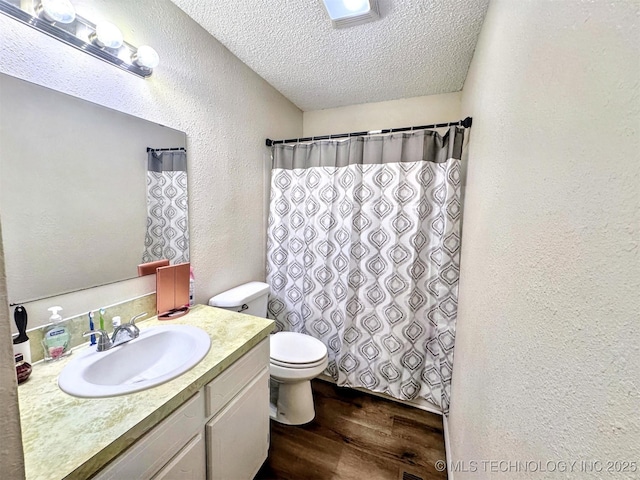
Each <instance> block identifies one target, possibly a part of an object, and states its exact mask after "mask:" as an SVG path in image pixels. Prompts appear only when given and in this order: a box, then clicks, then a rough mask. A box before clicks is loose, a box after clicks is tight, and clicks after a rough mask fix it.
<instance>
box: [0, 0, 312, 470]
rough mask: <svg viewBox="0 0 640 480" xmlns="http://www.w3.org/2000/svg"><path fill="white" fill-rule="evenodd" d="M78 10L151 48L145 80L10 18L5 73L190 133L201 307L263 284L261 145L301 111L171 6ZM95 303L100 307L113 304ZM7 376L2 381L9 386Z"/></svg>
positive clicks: (1, 38)
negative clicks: (229, 291) (151, 65)
mask: <svg viewBox="0 0 640 480" xmlns="http://www.w3.org/2000/svg"><path fill="white" fill-rule="evenodd" d="M73 3H74V5H76V7H77V8H78V12H79V13H80V14H81V15H83V16H85V17H87V18H89V19H91V20H93V21H94V22H97V21H98V20H99V19H100V18H101V17H104V18H105V19H108V20H110V21H113V22H114V23H116V24H117V25H119V26H120V27H121V29H122V30H123V33H124V36H125V39H127V41H129V42H130V43H132V44H134V45H141V44H150V45H152V46H153V47H154V48H155V49H156V50H157V51H158V53H159V55H160V59H161V64H160V66H159V67H158V68H157V69H156V71H155V72H154V74H153V76H152V77H150V78H149V79H147V80H143V79H140V78H137V77H135V76H133V75H131V74H129V73H126V72H124V71H121V70H119V69H117V68H115V67H113V66H111V65H108V64H107V63H104V62H102V61H100V60H97V59H95V58H93V57H91V56H89V55H87V54H85V53H82V52H80V51H79V50H76V49H74V48H71V47H68V46H66V45H63V44H62V43H60V42H58V41H57V40H54V39H52V38H50V37H48V36H46V35H43V34H42V33H39V32H37V31H35V30H33V29H31V28H29V27H26V26H24V25H21V24H19V23H18V22H16V21H15V20H12V19H10V18H8V17H5V16H4V15H0V32H2V34H1V35H0V71H2V72H4V73H7V74H9V75H13V76H16V77H19V78H23V79H25V80H29V81H31V82H34V83H38V84H40V85H44V86H47V87H49V88H53V89H56V90H59V91H62V92H65V93H68V94H71V95H74V96H77V97H80V98H84V99H86V100H89V101H92V102H95V103H98V104H101V105H105V106H107V107H110V108H114V109H116V110H120V111H123V112H126V113H129V114H132V115H136V116H139V117H142V118H145V119H147V120H152V121H155V122H157V123H161V124H163V125H167V126H169V127H172V128H176V129H178V130H182V131H184V132H186V134H187V137H188V140H187V150H188V161H189V167H188V168H189V193H190V202H189V213H190V221H191V255H192V261H193V265H194V269H195V274H196V302H198V303H203V302H205V301H206V300H207V299H208V298H209V297H210V296H211V295H212V294H215V293H218V292H220V291H222V290H224V289H226V288H229V287H232V286H235V285H237V284H239V283H242V282H245V281H249V280H259V279H263V278H264V270H265V267H264V255H265V242H266V240H265V235H266V228H265V227H264V223H265V221H266V220H265V218H264V211H265V203H266V201H267V198H266V197H265V192H266V188H265V178H266V176H267V173H268V167H269V165H268V158H269V154H268V151H267V149H266V147H264V139H265V138H266V137H271V138H282V137H292V136H299V135H301V134H302V112H301V111H300V110H299V109H298V108H297V107H295V106H294V105H293V104H292V103H291V102H289V101H288V100H287V99H285V98H284V97H283V96H282V95H281V94H280V93H278V92H277V91H276V90H275V89H274V88H272V87H271V86H270V85H269V84H267V83H266V82H265V81H264V80H263V79H262V78H260V77H259V76H258V75H257V74H255V73H254V72H253V71H251V70H250V69H249V68H248V67H247V66H245V65H244V64H243V63H241V62H240V61H239V60H238V59H237V58H236V57H235V56H233V55H232V54H231V53H230V52H229V51H228V50H227V49H226V48H224V47H223V46H222V45H221V44H220V43H219V42H218V41H216V40H215V39H214V38H213V37H211V36H210V35H209V34H208V33H207V32H206V31H205V30H204V29H202V28H200V27H199V26H198V25H197V24H196V23H195V22H193V21H192V20H191V19H190V18H189V17H187V16H186V15H185V14H184V13H183V12H182V11H181V10H179V9H178V8H177V7H176V6H175V5H174V4H172V3H171V2H169V1H168V0H149V1H145V2H131V1H127V0H118V1H107V0H77V1H74V2H73ZM98 290H99V289H98ZM134 290H136V287H135V286H133V287H132V292H134ZM143 290H144V289H143ZM140 293H141V292H140V291H139V289H138V290H136V291H135V292H134V293H132V294H131V297H133V296H135V295H138V294H140ZM120 294H122V292H120ZM82 295H85V294H84V293H83V294H82ZM110 295H112V294H110ZM94 300H95V302H94V303H93V305H94V307H93V308H95V307H96V306H100V305H101V304H103V303H113V302H114V301H115V300H116V299H113V298H105V296H104V295H102V294H101V293H100V292H98V293H97V294H96V295H95V298H94ZM121 300H124V299H123V298H121ZM85 311H86V310H85ZM67 313H69V314H71V313H72V312H67ZM1 317H2V318H0V324H1V325H2V327H1V328H0V334H3V332H4V331H5V330H8V325H9V319H8V316H5V315H2V316H1ZM2 344H4V343H2ZM9 373H10V372H9ZM7 375H8V374H7V372H4V371H3V376H2V378H0V384H2V385H5V383H6V384H7V385H10V378H9V377H8V376H7ZM7 388H8V387H7ZM9 390H10V391H9V392H8V394H5V393H4V392H0V393H2V395H1V397H0V400H1V403H0V406H2V410H3V411H6V410H7V409H9V410H13V409H15V402H14V401H12V400H11V398H10V397H11V395H12V394H13V395H14V396H15V389H13V390H11V389H9ZM12 392H13V393H12ZM7 418H8V420H7V421H12V422H13V425H14V426H15V425H16V422H17V419H16V418H15V416H13V417H12V416H11V415H10V416H9V417H7ZM3 431H4V430H3ZM4 448H5V447H4V444H3V449H4ZM7 448H8V451H10V450H11V448H10V445H9V447H7ZM2 468H4V465H2ZM3 471H4V470H3Z"/></svg>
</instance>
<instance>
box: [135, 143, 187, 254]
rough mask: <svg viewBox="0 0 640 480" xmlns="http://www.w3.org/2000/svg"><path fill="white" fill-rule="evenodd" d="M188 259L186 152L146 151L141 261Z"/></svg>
mask: <svg viewBox="0 0 640 480" xmlns="http://www.w3.org/2000/svg"><path fill="white" fill-rule="evenodd" d="M164 258H166V259H168V260H169V262H170V263H171V264H172V265H175V264H178V263H184V262H188V261H189V210H188V202H187V152H186V151H184V150H171V151H154V150H150V151H149V152H148V161H147V233H146V235H145V240H144V253H143V255H142V263H147V262H154V261H156V260H161V259H164Z"/></svg>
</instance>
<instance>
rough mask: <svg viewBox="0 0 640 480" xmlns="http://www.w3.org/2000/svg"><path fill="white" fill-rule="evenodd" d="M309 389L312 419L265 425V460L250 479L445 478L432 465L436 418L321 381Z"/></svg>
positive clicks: (438, 450)
mask: <svg viewBox="0 0 640 480" xmlns="http://www.w3.org/2000/svg"><path fill="white" fill-rule="evenodd" d="M312 386H313V396H314V399H315V407H316V418H315V419H314V420H313V421H312V422H311V423H309V424H307V425H301V426H296V427H294V426H288V425H281V424H279V423H277V422H274V421H271V448H270V450H269V458H268V459H267V461H266V462H265V464H264V465H263V466H262V469H261V470H260V471H259V472H258V475H257V476H256V477H255V480H351V479H354V480H355V479H358V480H362V479H364V480H403V479H405V480H420V479H422V480H436V479H438V480H440V479H446V478H447V474H446V472H438V471H437V470H436V469H435V466H434V464H435V462H436V461H438V460H445V452H444V434H443V430H442V417H440V416H439V415H436V414H433V413H429V412H425V411H422V410H418V409H415V408H412V407H407V406H405V405H402V404H400V403H397V402H393V401H390V400H386V399H383V398H380V397H377V396H373V395H369V394H366V393H362V392H359V391H357V390H352V389H348V388H339V387H336V386H335V385H333V384H331V383H328V382H324V381H321V380H314V381H313V382H312ZM405 472H406V473H405ZM403 475H404V477H403ZM411 475H413V476H411Z"/></svg>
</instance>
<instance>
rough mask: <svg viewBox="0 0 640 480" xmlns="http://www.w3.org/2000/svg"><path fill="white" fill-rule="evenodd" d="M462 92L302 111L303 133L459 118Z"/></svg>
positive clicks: (356, 130)
mask: <svg viewBox="0 0 640 480" xmlns="http://www.w3.org/2000/svg"><path fill="white" fill-rule="evenodd" d="M461 100H462V93H461V92H456V93H443V94H441V95H427V96H423V97H412V98H403V99H401V100H391V101H387V102H375V103H362V104H358V105H350V106H348V107H339V108H328V109H325V110H313V111H310V112H304V114H303V119H304V120H303V135H304V136H305V137H309V136H313V135H328V134H331V133H347V132H360V131H365V130H367V131H368V130H380V129H383V128H401V127H411V126H413V125H428V124H430V123H443V122H448V121H456V120H460V102H461Z"/></svg>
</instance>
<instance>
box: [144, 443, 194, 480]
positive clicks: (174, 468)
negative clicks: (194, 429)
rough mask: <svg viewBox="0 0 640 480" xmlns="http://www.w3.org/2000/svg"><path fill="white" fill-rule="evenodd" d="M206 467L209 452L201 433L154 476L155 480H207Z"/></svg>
mask: <svg viewBox="0 0 640 480" xmlns="http://www.w3.org/2000/svg"><path fill="white" fill-rule="evenodd" d="M206 466H207V451H206V449H205V445H204V436H203V435H202V433H199V434H198V435H196V436H195V437H193V438H192V439H191V441H190V442H189V443H188V444H187V445H186V446H185V447H184V448H183V449H182V450H180V452H178V454H177V455H176V456H175V457H174V458H172V459H171V461H170V462H169V463H167V464H166V465H165V466H164V467H163V469H162V470H160V471H159V472H158V473H157V474H156V475H154V476H153V480H205V478H206V477H207V468H206Z"/></svg>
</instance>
